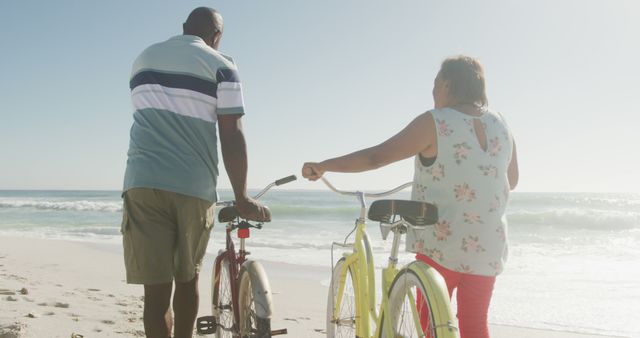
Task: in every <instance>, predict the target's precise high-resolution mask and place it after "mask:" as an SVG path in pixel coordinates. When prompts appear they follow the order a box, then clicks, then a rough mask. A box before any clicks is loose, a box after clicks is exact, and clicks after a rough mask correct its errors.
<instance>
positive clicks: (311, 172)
mask: <svg viewBox="0 0 640 338" xmlns="http://www.w3.org/2000/svg"><path fill="white" fill-rule="evenodd" d="M324 172H325V170H324V168H323V167H322V165H321V164H320V163H315V162H307V163H305V164H304V165H303V166H302V177H304V178H306V179H308V180H309V181H316V180H318V179H319V178H320V177H322V175H323V174H324Z"/></svg>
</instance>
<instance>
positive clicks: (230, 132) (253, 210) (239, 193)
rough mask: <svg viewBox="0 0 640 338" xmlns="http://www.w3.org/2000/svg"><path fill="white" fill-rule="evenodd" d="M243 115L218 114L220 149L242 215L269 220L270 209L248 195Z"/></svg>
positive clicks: (253, 218)
mask: <svg viewBox="0 0 640 338" xmlns="http://www.w3.org/2000/svg"><path fill="white" fill-rule="evenodd" d="M241 117H242V116H241V115H221V116H218V128H219V133H220V149H221V150H222V159H223V161H224V167H225V169H226V170H227V175H228V176H229V180H230V181H231V186H232V187H233V193H234V195H235V198H236V207H237V208H238V212H239V213H240V216H241V217H243V218H246V219H251V220H256V221H268V220H270V218H271V215H270V213H269V209H267V208H266V207H264V206H262V205H260V204H259V203H258V202H256V201H254V200H253V199H252V198H250V197H249V196H248V195H247V168H248V165H247V143H246V141H245V138H244V132H243V130H242V120H241Z"/></svg>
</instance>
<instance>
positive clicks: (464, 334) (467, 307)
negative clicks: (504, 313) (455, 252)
mask: <svg viewBox="0 0 640 338" xmlns="http://www.w3.org/2000/svg"><path fill="white" fill-rule="evenodd" d="M416 258H417V259H418V260H421V261H423V262H425V263H427V264H429V265H430V266H432V267H433V268H435V269H436V270H437V271H438V272H439V273H440V274H441V275H442V277H444V280H445V282H446V283H447V288H448V289H449V297H451V296H452V294H453V290H454V289H458V291H457V294H456V301H457V302H458V311H457V317H458V325H459V328H460V338H489V326H488V323H487V314H488V313H489V303H490V302H491V295H492V293H493V285H494V284H495V282H496V277H489V276H478V275H471V274H466V273H460V272H456V271H452V270H449V269H447V268H445V267H443V266H441V265H440V264H438V263H436V262H434V261H433V260H432V259H431V258H429V257H427V256H425V255H421V254H417V255H416ZM424 301H425V299H424V297H422V296H421V295H418V309H420V312H421V313H420V314H421V324H422V327H423V329H424V328H425V327H427V326H428V325H429V312H428V311H429V310H428V309H427V308H426V307H425V306H421V303H422V304H424ZM427 337H429V336H427Z"/></svg>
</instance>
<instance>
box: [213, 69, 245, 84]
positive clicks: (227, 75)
mask: <svg viewBox="0 0 640 338" xmlns="http://www.w3.org/2000/svg"><path fill="white" fill-rule="evenodd" d="M216 81H218V83H220V82H240V76H238V71H236V70H235V69H230V68H219V69H218V71H217V72H216Z"/></svg>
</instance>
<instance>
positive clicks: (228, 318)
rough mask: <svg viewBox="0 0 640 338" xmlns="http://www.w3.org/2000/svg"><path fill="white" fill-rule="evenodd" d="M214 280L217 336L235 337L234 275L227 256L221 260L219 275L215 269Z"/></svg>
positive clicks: (213, 306)
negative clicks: (232, 290)
mask: <svg viewBox="0 0 640 338" xmlns="http://www.w3.org/2000/svg"><path fill="white" fill-rule="evenodd" d="M212 280H213V283H212V289H213V290H212V294H213V297H212V303H213V304H212V313H213V316H214V317H216V319H217V321H216V322H217V327H216V338H233V337H234V330H235V327H236V325H235V323H234V317H233V297H232V295H231V283H232V277H231V273H230V271H229V261H228V260H227V259H226V258H224V259H223V260H222V262H220V271H218V275H217V276H216V271H215V269H214V271H213V279H212Z"/></svg>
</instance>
